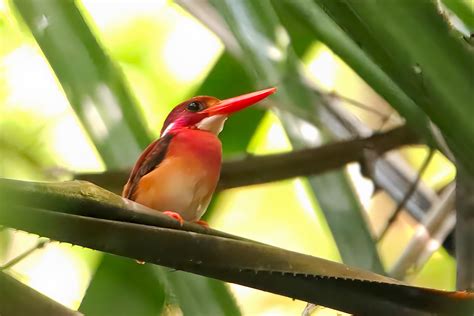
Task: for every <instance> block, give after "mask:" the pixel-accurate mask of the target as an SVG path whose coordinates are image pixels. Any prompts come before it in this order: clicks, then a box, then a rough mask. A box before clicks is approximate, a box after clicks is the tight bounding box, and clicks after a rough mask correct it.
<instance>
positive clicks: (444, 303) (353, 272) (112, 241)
mask: <svg viewBox="0 0 474 316" xmlns="http://www.w3.org/2000/svg"><path fill="white" fill-rule="evenodd" d="M0 199H1V200H2V203H0V225H5V226H9V227H12V228H16V229H21V230H24V231H28V232H31V233H35V234H39V235H41V236H46V237H49V238H52V239H55V240H58V241H62V242H69V243H73V244H76V245H81V246H84V247H88V248H92V249H96V250H100V251H105V252H109V253H112V254H116V255H120V256H126V257H130V258H134V259H139V260H144V261H147V262H150V263H155V264H160V265H163V266H166V267H170V268H173V269H179V270H184V271H188V272H192V273H196V274H200V275H204V276H208V277H212V278H216V279H220V280H223V281H227V282H233V283H237V284H241V285H245V286H250V287H253V288H257V289H261V290H264V291H269V292H272V293H276V294H280V295H285V296H288V297H291V298H296V299H300V300H303V301H308V302H311V303H314V304H318V305H324V306H328V307H331V308H335V309H338V310H343V311H346V312H350V313H355V314H364V315H365V314H368V313H372V314H397V315H428V314H430V313H438V314H447V315H448V314H449V315H466V314H467V313H468V311H471V310H472V308H474V294H472V293H465V292H444V291H439V290H434V289H426V288H420V287H414V286H409V285H406V284H404V283H402V282H399V281H396V280H394V279H390V278H387V277H384V276H381V275H377V274H375V273H372V272H369V271H364V270H361V269H357V268H352V267H349V266H346V265H343V264H339V263H335V262H331V261H327V260H324V259H320V258H316V257H311V256H307V255H303V254H299V253H295V252H292V251H287V250H284V249H281V248H277V247H272V246H268V245H265V244H261V243H257V242H254V241H250V240H246V239H243V238H240V237H236V236H232V235H229V234H225V233H221V232H218V231H216V230H212V229H208V230H207V229H205V228H202V227H199V225H195V224H191V223H185V224H184V226H183V227H180V226H179V224H178V223H177V222H176V221H174V220H172V219H170V218H168V217H166V216H164V215H162V214H161V213H159V212H156V211H153V210H150V209H147V208H145V207H143V206H141V205H139V204H136V203H133V202H131V201H127V200H125V199H122V198H120V197H119V196H116V195H114V194H112V193H110V192H107V191H105V190H103V189H101V188H99V187H96V186H94V185H92V184H89V183H86V182H81V181H74V182H64V183H31V182H22V181H15V180H6V179H3V180H1V179H0ZM125 218H128V219H130V220H132V221H133V222H127V221H125V220H124V219H125ZM361 302H365V303H364V304H361Z"/></svg>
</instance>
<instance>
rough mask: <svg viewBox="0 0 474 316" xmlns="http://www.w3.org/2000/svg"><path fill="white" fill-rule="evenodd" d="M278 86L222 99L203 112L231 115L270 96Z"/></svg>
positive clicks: (211, 114) (210, 114)
mask: <svg viewBox="0 0 474 316" xmlns="http://www.w3.org/2000/svg"><path fill="white" fill-rule="evenodd" d="M275 91H276V88H268V89H265V90H260V91H255V92H251V93H247V94H243V95H240V96H238V97H234V98H230V99H226V100H222V101H220V102H219V103H217V104H216V105H214V106H212V107H210V108H207V109H206V110H204V111H202V112H201V113H207V114H209V116H213V115H219V114H220V115H230V114H232V113H234V112H237V111H240V110H242V109H245V108H246V107H248V106H251V105H252V104H255V103H257V102H258V101H261V100H263V99H265V98H266V97H268V96H269V95H270V94H273V93H275Z"/></svg>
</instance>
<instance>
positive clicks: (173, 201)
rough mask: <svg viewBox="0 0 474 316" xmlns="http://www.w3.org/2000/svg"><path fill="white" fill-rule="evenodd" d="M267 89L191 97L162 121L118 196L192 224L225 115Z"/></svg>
mask: <svg viewBox="0 0 474 316" xmlns="http://www.w3.org/2000/svg"><path fill="white" fill-rule="evenodd" d="M275 91H276V88H269V89H265V90H260V91H256V92H252V93H247V94H244V95H241V96H238V97H233V98H230V99H226V100H219V99H217V98H215V97H211V96H197V97H193V98H191V99H189V100H187V101H184V102H182V103H180V104H178V105H177V106H176V107H175V108H174V109H173V110H172V111H171V112H170V113H169V114H168V116H167V118H166V120H165V122H164V124H163V127H162V129H161V132H160V138H158V139H157V140H155V141H154V142H152V143H151V144H150V145H149V146H148V147H147V148H146V149H145V150H144V151H143V153H142V154H141V155H140V157H139V158H138V160H137V162H136V163H135V166H134V167H133V169H132V171H131V173H130V177H129V179H128V181H127V183H126V184H125V187H124V189H123V192H122V196H123V197H125V198H127V199H130V200H133V201H136V202H138V203H140V204H143V205H145V206H148V207H150V208H152V209H155V210H157V211H160V212H163V213H164V214H166V215H168V216H170V217H172V218H174V219H176V220H178V221H179V222H180V224H181V225H182V224H183V221H184V220H186V221H191V222H196V223H198V224H200V225H203V226H208V225H207V223H206V222H205V221H202V220H200V219H201V216H202V215H203V214H204V212H205V211H206V209H207V207H208V205H209V202H210V201H211V198H212V195H213V193H214V191H215V189H216V186H217V182H218V180H219V175H220V170H221V164H222V144H221V142H220V140H219V138H218V137H217V136H218V135H219V133H220V132H221V131H222V129H223V127H224V123H225V121H226V119H227V117H228V116H229V115H231V114H232V113H235V112H237V111H240V110H242V109H244V108H246V107H248V106H250V105H252V104H255V103H257V102H259V101H261V100H263V99H264V98H266V97H267V96H269V95H271V94H273V93H274V92H275Z"/></svg>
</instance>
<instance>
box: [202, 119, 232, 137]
mask: <svg viewBox="0 0 474 316" xmlns="http://www.w3.org/2000/svg"><path fill="white" fill-rule="evenodd" d="M225 120H227V116H225V115H213V116H210V117H206V118H205V119H203V120H202V121H201V122H199V123H197V124H196V127H197V128H198V129H200V130H203V131H209V132H211V133H214V134H215V135H219V133H220V132H221V131H222V129H223V128H224V123H225Z"/></svg>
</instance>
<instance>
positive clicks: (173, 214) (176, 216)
mask: <svg viewBox="0 0 474 316" xmlns="http://www.w3.org/2000/svg"><path fill="white" fill-rule="evenodd" d="M163 214H165V215H167V216H169V217H171V218H174V219H175V220H177V221H178V222H179V224H180V225H181V226H183V224H184V219H183V218H182V217H181V215H179V214H178V213H176V212H173V211H164V212H163Z"/></svg>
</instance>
